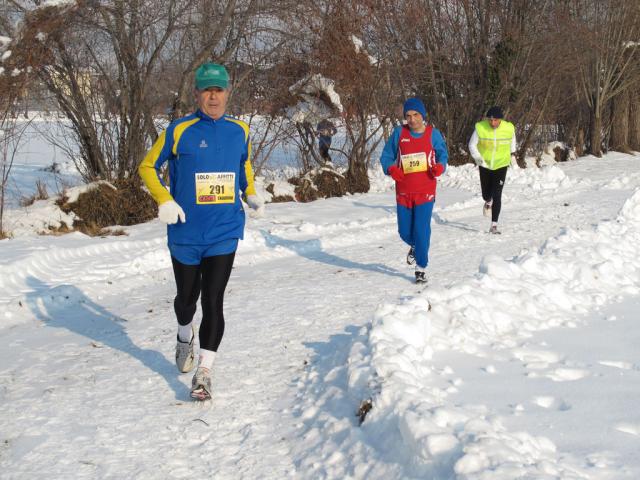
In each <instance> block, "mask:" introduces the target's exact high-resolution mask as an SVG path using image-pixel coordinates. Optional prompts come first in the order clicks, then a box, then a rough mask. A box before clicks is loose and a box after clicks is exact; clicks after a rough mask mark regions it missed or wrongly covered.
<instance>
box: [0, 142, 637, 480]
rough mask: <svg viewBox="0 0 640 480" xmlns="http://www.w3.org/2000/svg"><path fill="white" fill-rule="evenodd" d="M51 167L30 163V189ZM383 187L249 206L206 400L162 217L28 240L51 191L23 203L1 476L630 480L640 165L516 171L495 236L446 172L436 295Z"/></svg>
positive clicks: (466, 183) (473, 180) (7, 312)
mask: <svg viewBox="0 0 640 480" xmlns="http://www.w3.org/2000/svg"><path fill="white" fill-rule="evenodd" d="M32 150H33V151H35V150H36V148H35V146H34V148H33V149H32ZM52 157H53V153H52V152H51V151H47V150H46V148H43V149H40V154H38V155H33V156H32V157H31V158H30V159H28V160H25V159H20V164H21V166H22V167H21V169H20V170H16V171H17V172H19V175H20V178H22V175H24V176H25V178H28V182H27V181H25V182H26V183H25V185H26V184H28V183H30V182H31V181H32V180H33V178H37V177H38V176H39V175H46V173H42V172H44V170H42V168H43V167H46V166H48V165H50V164H51V162H52ZM39 172H40V173H39ZM370 177H371V182H372V190H371V192H369V193H367V194H358V195H350V196H346V197H342V198H333V199H327V200H319V201H315V202H311V203H307V204H299V203H293V202H292V203H285V204H267V206H266V213H265V215H264V217H262V218H248V221H247V228H246V231H245V238H244V240H243V241H242V242H241V243H240V247H239V249H238V252H237V256H236V263H235V266H234V269H233V272H232V275H231V279H230V281H229V285H228V288H227V293H226V299H225V318H226V330H225V336H224V338H223V340H222V344H221V346H220V349H219V352H218V355H217V357H216V362H215V364H214V368H213V400H212V401H211V402H206V403H205V404H200V403H196V402H193V401H191V399H190V398H189V387H190V382H191V375H190V374H180V373H179V372H178V371H177V369H176V367H175V365H174V360H173V353H174V348H175V338H176V337H175V334H176V323H175V319H174V314H173V306H172V302H173V296H174V295H175V285H174V281H173V275H172V271H171V264H170V259H169V254H168V250H167V248H166V234H165V227H164V226H163V225H162V224H161V223H160V222H159V221H157V220H154V221H152V222H149V223H147V224H142V225H136V226H131V227H124V228H123V229H124V230H125V232H126V235H124V236H108V237H104V238H101V237H97V238H90V237H87V236H85V235H83V234H80V233H77V232H76V233H71V234H67V235H61V236H50V235H37V234H35V232H37V230H38V229H40V228H46V227H43V226H46V225H47V224H48V223H49V224H50V223H55V222H59V221H60V217H59V216H58V217H56V215H59V214H57V213H56V212H55V210H54V209H53V207H52V202H51V201H40V202H37V203H36V204H34V205H33V206H31V207H29V208H28V209H23V208H20V207H18V206H17V205H16V206H13V207H12V210H10V211H9V213H8V215H7V222H8V223H7V224H8V225H14V226H17V227H16V232H17V233H16V235H15V237H14V238H12V239H7V240H2V241H0V268H1V269H2V275H1V276H0V291H1V292H2V293H1V294H0V318H1V319H2V321H1V322H0V338H1V339H2V341H1V342H0V424H1V425H2V428H1V429H0V472H2V474H1V476H2V478H3V479H4V478H7V479H18V478H20V479H21V478H25V477H27V476H32V475H42V473H43V472H46V476H47V478H53V479H64V478H135V479H138V478H139V479H165V478H193V477H194V476H206V477H207V478H216V479H227V478H229V479H238V478H242V479H282V478H305V479H345V478H351V479H382V478H384V479H425V478H426V479H491V480H494V479H505V480H507V479H514V478H527V479H627V478H628V479H634V478H639V477H640V458H639V457H638V455H637V452H638V451H639V449H640V413H638V409H637V405H638V401H639V400H640V351H639V350H638V348H637V345H638V343H639V340H640V330H639V329H638V328H637V326H638V321H639V314H638V312H640V308H639V307H640V255H639V253H640V252H639V250H640V169H639V168H638V157H637V156H632V155H625V154H619V153H609V154H607V155H606V156H605V157H603V158H602V159H597V158H594V157H583V158H579V159H577V160H575V161H571V162H567V163H563V164H555V165H548V166H545V167H543V168H528V169H518V168H512V169H510V170H509V172H508V174H507V180H506V185H505V189H504V195H503V211H502V213H501V217H500V222H499V226H500V229H501V230H502V234H501V235H490V234H488V233H487V232H488V229H489V226H490V225H489V223H490V222H489V219H487V218H486V217H483V216H482V204H483V202H482V199H481V197H480V192H479V190H480V187H479V180H478V173H477V167H475V166H472V165H465V166H462V167H450V168H448V169H447V171H446V172H445V174H444V175H443V177H442V178H441V181H440V182H439V186H438V194H437V200H436V207H435V210H434V216H433V221H432V242H431V251H430V260H429V266H428V269H427V277H428V280H429V283H428V285H427V286H426V287H425V286H418V285H415V284H414V283H413V271H412V267H410V266H408V265H407V264H406V262H405V257H406V253H407V250H408V247H407V246H406V245H404V244H403V243H402V242H401V240H400V239H399V237H398V234H397V226H396V217H395V197H394V193H393V183H392V182H391V181H390V180H389V179H387V178H385V177H384V176H383V175H382V173H381V171H379V170H378V169H374V170H372V171H371V173H370ZM20 178H16V185H20V184H21V180H20ZM29 219H31V220H29ZM34 219H38V220H37V221H36V220H34ZM199 317H200V313H199V312H197V313H196V322H198V321H199ZM367 401H368V402H370V404H371V409H370V411H369V412H368V413H367V414H366V416H365V417H364V421H363V422H362V423H361V422H360V418H359V417H358V416H357V415H356V413H357V411H358V408H359V407H360V406H361V405H362V404H363V402H367Z"/></svg>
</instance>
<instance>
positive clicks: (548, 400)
mask: <svg viewBox="0 0 640 480" xmlns="http://www.w3.org/2000/svg"><path fill="white" fill-rule="evenodd" d="M531 401H532V402H533V403H534V404H535V405H538V406H539V407H542V408H547V409H555V410H559V411H565V410H570V409H571V405H569V404H568V403H567V402H565V401H564V400H562V399H557V398H555V397H551V396H546V395H543V396H538V397H533V399H532V400H531Z"/></svg>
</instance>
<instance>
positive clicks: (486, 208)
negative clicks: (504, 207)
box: [482, 202, 491, 217]
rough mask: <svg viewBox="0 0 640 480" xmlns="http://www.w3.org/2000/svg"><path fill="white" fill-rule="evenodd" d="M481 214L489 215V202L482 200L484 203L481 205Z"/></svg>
mask: <svg viewBox="0 0 640 480" xmlns="http://www.w3.org/2000/svg"><path fill="white" fill-rule="evenodd" d="M482 215H484V216H485V217H490V216H491V202H484V205H483V207H482Z"/></svg>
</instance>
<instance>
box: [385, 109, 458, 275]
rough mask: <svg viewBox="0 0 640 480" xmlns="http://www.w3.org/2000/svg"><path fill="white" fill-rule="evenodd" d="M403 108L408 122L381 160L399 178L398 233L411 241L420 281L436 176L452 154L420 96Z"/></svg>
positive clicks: (411, 256)
mask: <svg viewBox="0 0 640 480" xmlns="http://www.w3.org/2000/svg"><path fill="white" fill-rule="evenodd" d="M403 111H404V117H405V120H406V121H407V125H405V126H400V127H396V128H395V129H394V131H393V133H392V134H391V136H390V137H389V140H387V143H386V144H385V147H384V150H383V152H382V156H381V157H380V163H381V165H382V169H383V171H384V172H385V173H386V174H387V175H390V176H391V177H392V178H393V179H394V180H395V181H396V203H397V206H396V212H397V218H398V233H399V234H400V238H402V240H403V241H404V242H405V243H406V244H407V245H409V253H408V255H407V263H409V264H413V263H415V265H416V266H415V278H416V282H417V283H424V282H426V273H425V269H426V267H427V265H428V263H429V247H430V242H431V214H432V212H433V204H434V201H435V196H436V184H437V181H436V178H437V177H439V176H440V175H441V174H442V173H443V172H444V170H445V168H446V165H447V160H448V157H449V155H448V152H447V146H446V144H445V141H444V138H443V137H442V134H441V133H440V131H439V130H437V129H436V128H433V127H432V126H430V125H426V124H425V119H426V109H425V107H424V104H423V103H422V101H421V100H420V99H418V98H410V99H408V100H407V101H406V102H405V104H404V108H403Z"/></svg>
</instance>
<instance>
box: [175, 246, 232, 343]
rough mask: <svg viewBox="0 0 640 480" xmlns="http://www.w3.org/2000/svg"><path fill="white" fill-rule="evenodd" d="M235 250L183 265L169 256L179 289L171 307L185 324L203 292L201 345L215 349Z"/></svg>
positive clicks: (222, 331) (222, 318) (221, 328)
mask: <svg viewBox="0 0 640 480" xmlns="http://www.w3.org/2000/svg"><path fill="white" fill-rule="evenodd" d="M235 255H236V254H235V252H233V253H230V254H228V255H216V256H215V257H206V258H203V259H202V262H200V265H185V264H183V263H180V262H179V261H178V260H176V259H175V258H173V257H171V263H173V274H174V276H175V279H176V287H177V290H178V293H177V295H176V298H175V300H174V302H173V307H174V309H175V311H176V316H177V317H178V323H179V324H180V325H188V324H189V323H190V322H191V321H192V320H193V316H194V315H195V313H196V302H197V301H198V297H200V293H201V292H202V300H201V302H200V303H201V305H202V323H201V324H200V337H199V338H200V348H204V349H205V350H212V351H214V352H217V351H218V346H219V345H220V341H221V340H222V335H223V334H224V314H223V302H224V290H225V288H226V287H227V282H228V281H229V276H230V275H231V268H232V267H233V260H234V258H235Z"/></svg>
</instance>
